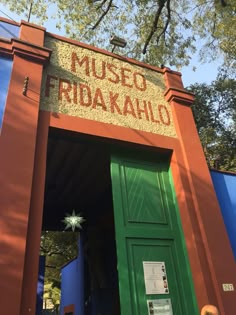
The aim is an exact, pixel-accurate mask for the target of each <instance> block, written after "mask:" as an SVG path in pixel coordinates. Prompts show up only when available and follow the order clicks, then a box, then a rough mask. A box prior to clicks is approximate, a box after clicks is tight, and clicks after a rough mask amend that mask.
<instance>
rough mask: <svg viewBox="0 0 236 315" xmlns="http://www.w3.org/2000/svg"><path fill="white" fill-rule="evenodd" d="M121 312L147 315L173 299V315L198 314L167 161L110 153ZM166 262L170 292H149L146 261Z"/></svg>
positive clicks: (156, 157)
mask: <svg viewBox="0 0 236 315" xmlns="http://www.w3.org/2000/svg"><path fill="white" fill-rule="evenodd" d="M111 178H112V191H113V207H114V217H115V230H116V243H117V260H118V277H119V290H120V305H121V315H138V314H140V315H148V308H147V300H150V299H151V300H155V299H165V298H170V299H171V303H172V308H173V314H174V315H189V314H191V315H194V314H196V315H197V314H198V308H197V303H196V298H195V294H194V290H193V284H192V278H191V272H190V268H189V264H188V259H187V254H186V248H185V244H184V238H183V233H182V229H181V224H180V218H179V214H178V208H177V206H176V201H175V198H174V194H173V184H172V179H171V174H170V170H169V162H168V160H166V161H163V159H162V160H161V159H160V158H159V157H158V156H152V157H151V158H150V157H148V158H147V157H144V156H140V155H139V154H136V156H134V154H125V155H124V154H116V155H112V157H111ZM146 261H151V262H164V263H165V266H166V272H167V279H168V285H169V293H168V294H151V295H150V294H146V290H145V281H144V270H143V262H146Z"/></svg>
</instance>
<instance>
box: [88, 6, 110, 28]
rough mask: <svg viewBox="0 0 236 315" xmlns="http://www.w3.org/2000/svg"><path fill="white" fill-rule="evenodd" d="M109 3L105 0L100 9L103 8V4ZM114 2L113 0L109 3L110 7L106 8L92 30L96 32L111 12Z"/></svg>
mask: <svg viewBox="0 0 236 315" xmlns="http://www.w3.org/2000/svg"><path fill="white" fill-rule="evenodd" d="M106 2H107V0H104V1H103V2H102V4H101V5H100V8H101V7H102V5H103V4H105V3H106ZM112 2H113V0H110V1H109V3H108V6H107V8H106V10H105V11H104V12H103V14H102V15H101V16H100V18H99V19H98V21H97V22H96V23H95V24H94V26H93V27H92V30H95V28H96V27H98V25H99V24H100V23H101V22H102V20H103V19H104V17H105V16H106V15H107V13H108V12H109V10H110V9H111V7H112Z"/></svg>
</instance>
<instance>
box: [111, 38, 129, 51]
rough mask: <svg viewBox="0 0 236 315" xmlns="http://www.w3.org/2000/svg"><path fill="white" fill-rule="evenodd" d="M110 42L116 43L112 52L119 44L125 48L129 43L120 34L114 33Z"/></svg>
mask: <svg viewBox="0 0 236 315" xmlns="http://www.w3.org/2000/svg"><path fill="white" fill-rule="evenodd" d="M110 44H112V45H114V46H113V48H112V52H113V51H114V49H115V48H116V47H117V46H118V47H121V48H124V47H125V46H126V45H127V42H126V40H124V39H123V38H120V37H118V36H115V35H112V36H111V38H110Z"/></svg>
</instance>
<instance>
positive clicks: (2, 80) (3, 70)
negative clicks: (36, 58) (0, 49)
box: [0, 56, 12, 132]
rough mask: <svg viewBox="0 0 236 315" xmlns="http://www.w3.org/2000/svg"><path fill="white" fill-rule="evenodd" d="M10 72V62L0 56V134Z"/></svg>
mask: <svg viewBox="0 0 236 315" xmlns="http://www.w3.org/2000/svg"><path fill="white" fill-rule="evenodd" d="M11 71H12V60H11V59H7V58H5V57H2V56H0V132H1V129H2V122H3V116H4V111H5V105H6V98H7V92H8V87H9V82H10V77H11Z"/></svg>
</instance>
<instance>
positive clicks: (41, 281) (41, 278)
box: [36, 256, 45, 315]
mask: <svg viewBox="0 0 236 315" xmlns="http://www.w3.org/2000/svg"><path fill="white" fill-rule="evenodd" d="M44 272H45V256H39V276H38V285H37V300H36V315H41V314H42V309H43V291H44Z"/></svg>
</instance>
